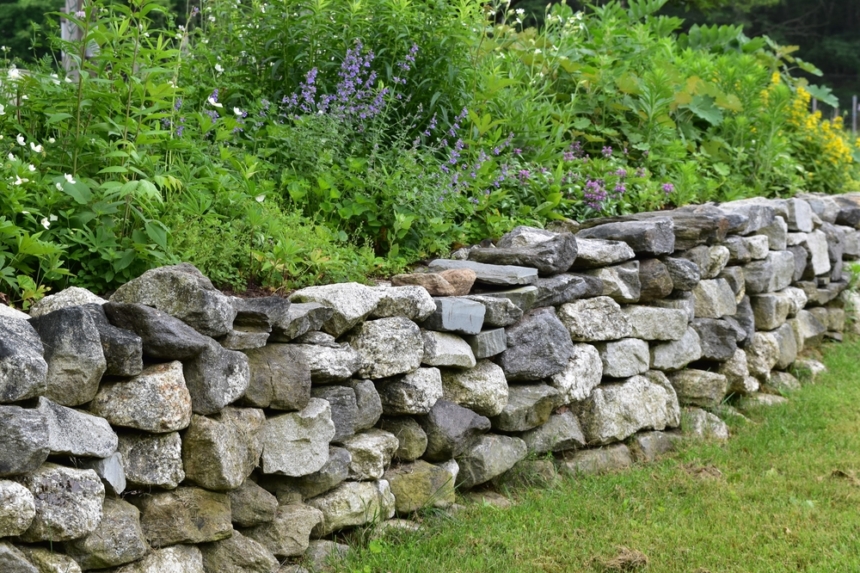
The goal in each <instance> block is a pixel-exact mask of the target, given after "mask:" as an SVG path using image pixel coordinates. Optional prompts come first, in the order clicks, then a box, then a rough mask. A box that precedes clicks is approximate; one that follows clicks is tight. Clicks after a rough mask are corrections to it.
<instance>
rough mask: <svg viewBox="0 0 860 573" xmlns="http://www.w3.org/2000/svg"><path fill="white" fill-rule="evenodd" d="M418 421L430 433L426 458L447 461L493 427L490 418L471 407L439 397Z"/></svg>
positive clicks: (428, 434)
mask: <svg viewBox="0 0 860 573" xmlns="http://www.w3.org/2000/svg"><path fill="white" fill-rule="evenodd" d="M418 423H419V424H421V427H422V428H423V429H424V431H425V432H426V434H427V450H426V451H425V452H424V458H425V459H428V460H430V461H438V462H441V461H446V460H449V459H451V458H456V457H457V456H459V455H460V454H462V453H463V452H464V451H466V448H467V447H468V446H469V444H470V443H472V442H473V441H474V440H475V439H477V438H478V436H480V435H481V434H483V433H485V432H487V431H489V430H490V420H489V419H487V418H485V417H484V416H481V415H478V414H476V413H475V412H473V411H472V410H469V409H468V408H463V407H462V406H459V405H457V404H454V403H452V402H449V401H447V400H439V401H438V402H436V404H435V405H434V406H433V408H432V409H431V410H430V412H429V413H428V414H427V415H426V416H421V417H419V418H418Z"/></svg>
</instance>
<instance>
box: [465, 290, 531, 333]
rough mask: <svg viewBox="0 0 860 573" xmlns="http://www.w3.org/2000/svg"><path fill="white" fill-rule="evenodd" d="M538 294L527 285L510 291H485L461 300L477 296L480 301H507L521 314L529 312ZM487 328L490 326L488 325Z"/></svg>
mask: <svg viewBox="0 0 860 573" xmlns="http://www.w3.org/2000/svg"><path fill="white" fill-rule="evenodd" d="M538 292H539V289H538V288H537V287H536V286H534V285H528V286H523V287H519V288H514V289H510V290H496V291H485V292H482V293H481V294H480V295H472V296H469V297H463V298H468V299H473V298H475V296H478V297H480V298H481V299H482V300H483V299H487V298H496V299H502V300H509V301H510V302H512V303H513V304H514V305H515V306H516V307H517V308H519V309H520V310H522V311H523V312H528V311H529V310H531V308H532V307H534V306H535V303H536V302H537V296H538ZM487 326H492V325H491V324H488V325H487Z"/></svg>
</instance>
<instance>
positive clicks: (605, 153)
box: [600, 145, 612, 157]
mask: <svg viewBox="0 0 860 573" xmlns="http://www.w3.org/2000/svg"><path fill="white" fill-rule="evenodd" d="M600 153H602V154H603V157H612V147H610V146H608V145H607V146H606V147H604V148H603V149H601V150H600Z"/></svg>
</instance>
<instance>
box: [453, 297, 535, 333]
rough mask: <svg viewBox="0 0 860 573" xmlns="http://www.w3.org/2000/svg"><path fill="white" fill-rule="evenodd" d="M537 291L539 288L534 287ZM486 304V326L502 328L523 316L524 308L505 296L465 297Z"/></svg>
mask: <svg viewBox="0 0 860 573" xmlns="http://www.w3.org/2000/svg"><path fill="white" fill-rule="evenodd" d="M532 290H533V291H534V292H535V293H536V292H537V289H536V288H535V289H532ZM463 298H465V299H467V300H472V301H475V302H479V303H481V304H482V305H484V309H485V314H484V326H485V327H487V326H489V327H495V328H500V327H503V326H508V325H511V324H513V323H515V322H517V321H518V320H519V319H521V318H522V317H523V309H521V308H520V307H518V306H517V305H516V304H514V302H513V300H511V299H509V298H505V297H496V296H482V295H471V296H467V297H463Z"/></svg>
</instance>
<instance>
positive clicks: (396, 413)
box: [0, 195, 860, 573]
mask: <svg viewBox="0 0 860 573" xmlns="http://www.w3.org/2000/svg"><path fill="white" fill-rule="evenodd" d="M585 226H586V227H587V228H584V229H581V230H579V231H578V232H577V233H576V235H574V234H571V233H569V232H560V233H554V232H549V231H545V230H541V229H534V228H529V227H518V228H517V229H514V230H513V231H511V232H510V233H508V234H506V235H505V236H503V237H502V238H501V239H500V240H499V241H498V242H496V243H495V245H493V244H491V243H489V242H487V243H485V244H484V245H483V246H476V247H472V248H467V249H461V250H460V251H458V252H456V253H455V254H454V255H453V256H452V258H451V259H440V260H436V261H433V262H431V263H430V264H429V265H428V267H427V268H426V269H425V272H417V273H413V274H409V275H398V276H396V277H393V279H392V280H391V282H390V283H386V284H383V285H379V286H376V287H368V286H365V285H360V284H356V283H348V284H338V285H327V286H316V287H309V288H306V289H302V290H300V291H298V292H296V293H294V294H293V295H292V296H291V297H290V299H289V300H287V299H284V298H280V297H266V298H260V299H238V298H233V297H228V296H225V295H223V294H222V293H220V292H218V291H217V290H215V289H214V287H213V286H212V284H211V283H210V282H209V281H208V279H206V278H205V277H204V276H203V275H202V274H200V272H199V271H197V269H195V268H194V267H192V266H190V265H185V264H183V265H177V266H173V267H164V268H161V269H155V270H153V271H149V272H147V273H145V274H144V275H142V276H141V277H139V278H138V279H135V280H134V281H131V282H130V283H128V284H126V285H124V286H123V287H121V288H120V289H119V290H118V291H117V292H116V293H115V294H114V295H113V296H112V297H111V298H110V301H106V300H103V299H101V298H99V297H96V296H95V295H93V294H92V293H89V292H88V291H85V290H83V289H76V288H71V289H67V290H65V291H63V292H61V293H59V294H57V295H54V296H51V297H47V298H45V299H44V300H42V301H40V302H39V303H37V304H36V305H35V306H34V307H33V308H32V309H31V312H30V314H29V315H27V314H23V313H20V312H17V311H13V310H11V309H8V308H7V307H0V443H2V444H3V445H4V446H5V447H4V448H2V449H0V570H2V571H12V572H17V571H26V572H46V571H57V570H62V571H86V570H93V569H103V570H110V571H115V572H118V573H156V572H157V573H173V572H201V571H205V572H207V573H215V572H223V571H235V572H239V573H242V572H271V571H281V572H284V573H286V572H288V571H299V570H300V569H297V568H296V566H294V565H289V564H285V563H287V562H288V561H290V560H291V559H292V558H295V557H298V556H301V555H306V556H307V557H308V558H312V559H321V558H323V557H325V556H326V555H327V554H329V553H332V552H335V553H337V552H339V551H342V549H343V548H342V547H340V546H338V545H337V544H335V543H333V542H331V541H326V540H325V539H321V538H326V537H329V536H330V535H331V534H333V533H335V532H337V531H340V530H342V529H344V528H349V527H355V526H361V525H365V524H369V523H374V522H377V521H384V520H388V519H390V518H392V517H394V516H395V515H398V516H401V517H408V516H409V515H410V514H412V513H413V512H415V511H418V510H421V509H424V508H428V507H438V508H446V507H449V506H451V505H452V504H453V503H454V493H455V485H456V486H457V487H459V488H460V489H461V490H466V489H469V488H474V487H476V486H480V485H482V484H486V483H494V484H497V485H498V484H500V483H506V482H511V481H512V480H514V478H515V477H516V476H523V475H527V476H528V475H535V476H540V477H541V478H542V479H543V478H547V479H553V478H554V477H555V474H556V472H558V471H567V472H573V473H579V472H596V471H606V470H608V469H613V468H621V467H625V466H627V465H630V464H631V463H632V462H633V461H634V460H646V461H647V460H651V459H653V458H654V457H656V456H658V455H660V454H662V453H664V452H666V451H668V450H670V449H671V448H672V445H673V442H674V440H675V439H677V438H678V437H679V436H680V433H678V432H676V431H675V429H676V428H678V427H679V426H681V425H682V418H683V420H684V423H683V426H684V430H685V432H687V433H691V434H694V435H702V436H711V437H716V438H722V439H724V438H726V437H727V436H728V431H727V428H726V426H725V424H724V423H723V422H722V421H721V420H720V418H719V417H718V415H717V414H723V413H725V411H726V409H725V407H724V402H725V401H726V399H727V398H729V397H731V396H740V397H742V398H743V402H745V403H746V404H749V405H755V404H770V403H775V402H778V401H780V400H782V398H781V397H780V396H779V395H780V394H783V393H786V392H787V391H790V390H792V389H794V388H796V387H797V386H798V382H797V380H796V379H795V378H794V377H793V376H792V375H791V374H790V373H789V370H790V369H791V368H792V366H793V365H796V364H795V363H796V359H797V356H798V353H799V352H801V351H802V350H803V349H804V348H806V347H808V346H810V345H814V344H817V343H819V342H820V341H821V340H823V339H824V338H832V339H837V340H838V339H840V338H841V333H842V331H843V330H844V329H845V324H846V313H847V314H849V315H852V316H853V315H855V314H856V313H857V312H858V309H860V304H858V303H860V300H857V299H858V296H857V295H856V294H854V293H852V292H849V291H846V290H845V289H846V287H847V276H846V274H845V273H844V270H843V264H844V263H843V261H845V260H853V259H856V258H858V257H860V234H858V231H857V228H858V227H860V196H856V195H845V196H839V197H830V196H819V195H804V196H800V197H797V198H793V199H774V200H766V199H750V200H744V201H737V202H732V203H726V204H723V205H720V206H715V205H706V206H696V207H685V208H681V209H676V210H674V211H666V212H658V213H641V214H637V215H633V216H628V217H619V218H614V219H601V220H595V221H590V222H588V224H587V225H585ZM855 322H856V321H855ZM798 362H799V361H798ZM803 367H804V368H805V369H807V370H809V371H810V372H812V373H815V372H817V371H818V370H819V369H820V366H819V365H818V364H815V363H813V362H810V361H806V362H804V364H803ZM550 453H551V454H552V457H553V459H554V460H555V462H554V463H553V462H549V461H547V458H546V456H545V454H550ZM530 454H531V455H530ZM539 458H543V459H539ZM399 523H401V522H392V526H395V525H396V524H399Z"/></svg>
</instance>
